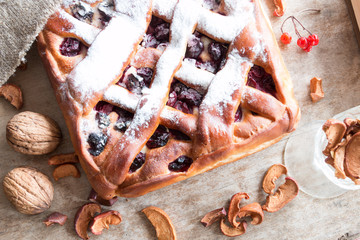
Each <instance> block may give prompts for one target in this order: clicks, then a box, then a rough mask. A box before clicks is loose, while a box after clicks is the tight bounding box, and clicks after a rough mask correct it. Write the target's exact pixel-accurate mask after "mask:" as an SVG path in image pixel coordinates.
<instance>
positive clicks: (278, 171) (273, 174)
mask: <svg viewBox="0 0 360 240" xmlns="http://www.w3.org/2000/svg"><path fill="white" fill-rule="evenodd" d="M286 173H287V169H286V167H285V166H284V165H282V164H274V165H272V166H271V167H270V168H269V169H268V170H267V172H266V174H265V177H264V180H263V183H262V187H263V189H264V192H266V193H268V194H274V190H275V187H276V185H275V181H276V180H277V179H278V178H279V177H280V176H281V175H283V174H286Z"/></svg>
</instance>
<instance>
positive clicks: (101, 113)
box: [94, 101, 133, 132]
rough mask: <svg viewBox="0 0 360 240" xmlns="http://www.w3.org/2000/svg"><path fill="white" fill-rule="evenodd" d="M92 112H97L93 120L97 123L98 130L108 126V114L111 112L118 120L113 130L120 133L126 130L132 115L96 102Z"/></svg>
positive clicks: (108, 104) (102, 102) (104, 103)
mask: <svg viewBox="0 0 360 240" xmlns="http://www.w3.org/2000/svg"><path fill="white" fill-rule="evenodd" d="M94 110H95V111H97V113H96V116H95V119H96V120H97V121H98V126H99V128H100V129H103V128H106V127H108V126H109V125H110V117H109V114H110V113H111V112H116V113H117V115H118V119H117V121H116V123H115V124H114V128H115V129H116V130H118V131H121V132H124V131H125V130H126V128H127V127H128V126H129V125H130V123H131V121H132V119H133V114H132V113H130V112H128V111H126V110H123V109H121V108H118V107H116V106H113V105H112V104H110V103H107V102H104V101H100V102H98V103H97V104H96V106H95V107H94Z"/></svg>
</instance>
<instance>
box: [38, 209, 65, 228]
mask: <svg viewBox="0 0 360 240" xmlns="http://www.w3.org/2000/svg"><path fill="white" fill-rule="evenodd" d="M67 218H68V217H67V216H66V215H65V214H62V213H59V212H53V213H52V214H50V215H49V216H47V218H46V219H45V220H44V221H43V223H44V224H45V225H46V226H47V227H48V226H50V225H53V224H55V223H57V224H60V225H61V226H63V225H64V224H65V222H66V220H67Z"/></svg>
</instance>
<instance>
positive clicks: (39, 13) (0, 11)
mask: <svg viewBox="0 0 360 240" xmlns="http://www.w3.org/2000/svg"><path fill="white" fill-rule="evenodd" d="M60 3H61V0H0V86H1V85H2V84H4V83H5V82H6V81H7V80H8V78H9V77H10V76H11V75H12V74H13V73H14V72H15V69H16V67H17V66H18V65H19V64H20V59H22V58H23V57H25V54H26V52H27V51H28V50H29V48H30V46H31V44H32V43H33V41H34V40H35V38H36V36H37V35H38V33H39V32H40V31H41V30H42V28H43V27H44V25H45V23H46V20H47V19H48V17H49V16H50V15H51V14H52V13H53V12H54V11H55V10H56V9H57V8H58V7H59V6H60Z"/></svg>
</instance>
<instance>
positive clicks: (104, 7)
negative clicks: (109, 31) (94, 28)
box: [98, 0, 114, 26]
mask: <svg viewBox="0 0 360 240" xmlns="http://www.w3.org/2000/svg"><path fill="white" fill-rule="evenodd" d="M98 9H99V13H100V16H101V17H100V21H101V23H102V25H104V26H106V25H107V24H108V23H109V22H110V20H111V16H112V15H113V13H114V3H113V1H108V0H107V1H102V2H101V3H99V5H98Z"/></svg>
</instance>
